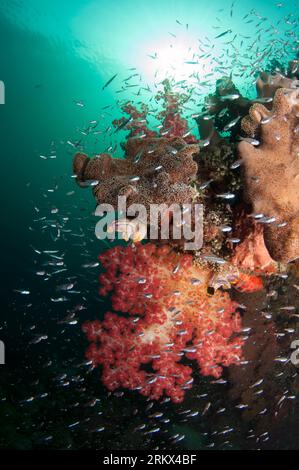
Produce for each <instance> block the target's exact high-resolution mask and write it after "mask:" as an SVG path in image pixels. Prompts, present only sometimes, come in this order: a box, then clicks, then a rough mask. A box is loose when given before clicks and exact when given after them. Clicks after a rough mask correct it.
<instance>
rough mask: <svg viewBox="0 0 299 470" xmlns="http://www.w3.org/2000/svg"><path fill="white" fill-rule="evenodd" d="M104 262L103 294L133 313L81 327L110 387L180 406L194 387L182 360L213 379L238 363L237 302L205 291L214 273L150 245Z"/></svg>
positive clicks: (116, 251) (115, 251)
mask: <svg viewBox="0 0 299 470" xmlns="http://www.w3.org/2000/svg"><path fill="white" fill-rule="evenodd" d="M100 260H101V262H102V264H103V267H104V268H105V269H106V271H105V272H104V273H103V274H101V276H100V283H101V289H100V293H101V295H107V294H108V293H110V292H112V296H111V300H112V306H113V309H114V310H115V311H118V312H121V313H124V314H129V316H128V317H127V316H123V315H121V314H116V313H110V312H108V313H106V315H105V318H104V320H103V321H98V320H96V321H92V322H87V323H85V324H84V325H83V330H84V331H85V333H86V334H87V338H88V340H89V341H91V343H92V344H91V345H90V346H89V348H88V350H87V357H88V358H89V359H91V360H92V361H93V364H94V365H95V366H97V365H102V367H103V373H102V381H103V383H104V385H105V386H106V387H107V388H108V389H109V390H115V389H117V388H119V387H124V388H128V389H131V390H139V391H140V393H141V394H143V395H145V396H148V397H150V398H152V399H159V398H161V397H162V396H163V395H166V396H168V397H170V398H171V400H172V401H174V402H180V401H182V400H183V398H184V393H185V390H186V389H188V388H191V386H192V378H191V373H192V369H191V367H188V366H186V365H185V364H182V363H181V359H182V357H183V356H184V355H186V357H187V358H189V359H194V360H196V361H197V363H198V366H199V368H200V371H201V373H202V374H203V375H210V376H213V377H216V378H218V377H220V376H221V373H222V366H229V365H230V364H238V363H239V362H240V360H241V356H242V351H241V349H242V344H243V340H242V339H241V338H240V337H238V336H236V335H235V334H236V333H239V332H240V330H241V320H240V316H239V314H238V313H236V304H235V303H234V302H233V301H231V299H230V297H229V295H228V294H227V293H224V292H221V291H217V292H216V293H215V294H214V295H213V296H209V295H208V294H207V286H208V279H209V272H208V271H207V270H205V269H203V268H202V267H198V266H195V265H194V264H193V261H192V257H191V255H187V254H178V253H174V252H173V251H171V248H170V247H168V246H164V247H156V246H155V245H154V244H147V245H138V246H137V247H132V246H129V247H125V248H124V247H120V246H118V247H115V248H112V249H111V250H108V251H107V252H106V253H104V254H102V255H101V256H100ZM232 336H235V337H234V338H232Z"/></svg>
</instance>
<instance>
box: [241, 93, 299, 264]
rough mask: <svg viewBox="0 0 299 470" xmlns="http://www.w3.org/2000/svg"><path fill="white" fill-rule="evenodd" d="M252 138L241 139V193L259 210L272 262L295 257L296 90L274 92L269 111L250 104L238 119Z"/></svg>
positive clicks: (298, 204) (298, 197) (298, 201)
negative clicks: (252, 139) (243, 187)
mask: <svg viewBox="0 0 299 470" xmlns="http://www.w3.org/2000/svg"><path fill="white" fill-rule="evenodd" d="M242 128H243V130H244V131H245V132H246V133H247V134H248V135H249V136H251V137H254V138H255V140H256V139H258V140H259V142H260V144H259V145H258V146H254V145H252V143H255V144H256V143H257V142H252V143H251V141H250V139H248V141H242V142H241V143H240V144H239V153H240V156H241V158H242V160H243V164H244V165H243V167H244V179H245V196H246V197H247V199H248V202H250V203H251V204H252V206H253V211H254V213H255V214H263V216H262V215H260V217H261V218H260V219H259V221H260V223H263V224H264V238H265V243H266V246H267V249H268V250H269V253H270V255H271V256H272V258H273V259H275V260H276V261H281V262H289V261H292V260H294V259H297V258H298V257H299V90H293V89H289V88H281V89H279V90H277V91H276V93H275V97H274V101H273V107H272V111H269V110H268V109H266V108H265V107H264V106H263V105H261V104H254V105H253V106H252V107H251V108H250V111H249V116H246V117H245V118H244V119H243V121H242Z"/></svg>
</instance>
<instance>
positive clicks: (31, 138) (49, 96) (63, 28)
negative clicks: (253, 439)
mask: <svg viewBox="0 0 299 470" xmlns="http://www.w3.org/2000/svg"><path fill="white" fill-rule="evenodd" d="M282 4H283V5H282V6H280V5H279V2H277V1H272V0H263V1H262V2H260V1H257V0H255V1H253V0H250V1H243V0H242V1H241V0H239V1H238V0H236V1H235V2H233V5H232V2H231V0H229V1H226V0H225V1H223V0H217V1H216V0H211V1H210V2H203V1H201V0H197V1H195V0H186V1H171V0H169V1H166V0H151V1H140V0H139V1H136V0H114V1H107V0H99V1H91V0H72V1H63V2H62V1H57V0H27V1H25V0H24V1H22V0H15V1H12V0H1V2H0V80H2V81H3V82H4V83H5V104H4V105H1V106H0V136H1V156H2V172H1V174H2V175H3V178H2V181H1V183H2V184H1V189H2V204H1V207H2V217H1V221H2V227H1V241H2V243H1V248H2V257H1V274H2V276H1V277H2V281H1V290H2V291H3V292H2V301H3V305H2V309H1V323H0V325H1V330H0V339H1V332H3V336H5V339H6V338H7V341H6V342H7V365H6V366H2V367H5V371H4V369H2V370H1V371H0V373H1V374H2V377H4V380H3V382H2V395H3V396H5V397H6V398H7V400H10V403H9V405H7V407H6V408H5V409H3V408H2V409H1V413H2V415H1V416H2V418H1V419H4V416H6V418H5V423H6V424H5V434H6V437H7V436H8V437H7V439H6V438H4V437H3V436H2V441H1V443H0V446H1V445H2V446H4V447H7V446H9V447H17V448H32V447H33V448H35V447H42V448H43V447H47V446H50V447H54V448H60V447H62V448H79V447H83V448H85V447H89V446H97V447H98V448H101V447H103V446H104V447H106V448H109V447H112V448H113V446H116V447H117V446H121V445H123V446H125V445H127V446H128V447H129V448H134V446H137V447H139V448H142V447H144V448H153V446H161V447H162V448H163V447H164V448H165V447H166V448H167V446H169V445H173V444H171V441H169V440H168V437H165V435H164V434H163V433H162V435H161V436H159V435H158V436H155V437H152V436H148V437H147V438H146V439H145V441H143V439H141V438H140V437H139V436H138V435H137V437H133V438H130V439H129V440H128V441H126V439H125V436H126V435H127V434H128V433H129V434H130V433H131V432H132V429H133V428H134V427H135V426H138V425H140V424H142V423H143V422H144V421H146V420H148V413H147V412H146V411H144V408H145V405H144V403H143V402H142V400H141V398H140V397H139V396H137V397H136V396H135V395H134V398H133V399H130V398H127V397H125V398H122V399H120V398H117V397H113V398H112V399H111V401H109V398H107V396H106V395H105V392H104V391H103V390H102V389H101V390H100V391H99V389H98V388H97V387H99V385H98V381H97V380H96V379H95V378H92V379H90V378H89V377H87V379H86V381H87V385H86V386H87V391H86V392H84V391H83V390H79V391H78V390H74V391H72V392H70V393H69V394H66V393H65V392H64V391H61V390H58V391H57V389H56V388H55V387H54V386H53V384H52V378H51V374H54V375H55V373H57V374H58V373H59V372H63V371H64V370H65V369H68V370H69V371H70V370H71V368H72V365H71V359H72V358H73V357H76V360H77V361H80V359H82V356H83V354H84V340H83V338H82V335H81V332H80V328H79V327H78V328H77V329H76V330H72V331H71V332H69V331H68V332H67V333H66V334H65V336H64V334H62V336H61V332H60V331H59V332H58V330H57V331H56V329H57V326H56V323H55V322H53V319H55V318H56V317H57V316H58V315H59V312H60V310H59V309H61V310H63V308H62V307H59V308H58V307H57V311H55V308H54V307H55V305H54V307H53V305H50V304H49V291H50V293H51V292H52V291H51V289H54V286H52V287H51V286H50V287H49V288H48V286H47V285H42V284H39V283H38V281H37V280H36V277H34V271H35V269H36V266H37V264H36V263H37V261H36V255H35V254H34V252H33V250H32V248H31V246H34V247H36V248H41V249H53V244H52V242H51V238H50V237H49V236H48V235H46V236H44V233H42V232H40V231H39V230H38V229H37V227H36V225H35V223H34V219H36V218H37V217H38V214H39V212H38V211H37V210H35V209H34V207H37V208H38V210H39V211H41V213H43V211H44V209H45V208H47V210H48V209H49V208H50V207H59V208H60V210H61V212H63V211H64V213H66V214H67V216H68V217H69V218H70V219H71V222H70V223H71V227H72V229H73V230H74V231H76V230H77V231H78V230H80V227H83V226H85V227H88V228H89V230H90V232H89V237H88V240H87V241H88V243H87V245H86V246H84V249H86V250H87V251H88V253H89V256H90V259H95V258H96V256H97V254H98V252H99V251H101V250H102V249H103V247H102V246H99V245H98V242H96V241H95V240H94V238H93V233H92V230H93V227H94V220H93V219H92V217H91V213H92V211H93V209H94V202H93V200H92V197H91V195H90V192H89V191H86V192H83V191H82V190H81V189H79V188H77V187H76V186H75V183H74V180H73V179H72V178H71V171H72V170H71V163H72V156H73V153H74V151H75V149H74V148H73V147H72V145H70V144H69V143H68V141H70V142H77V141H78V140H79V139H82V142H81V143H82V148H83V149H84V150H85V151H86V152H88V153H90V154H93V153H99V152H102V151H107V149H108V148H109V147H110V146H112V147H114V145H117V147H116V152H115V153H116V154H117V155H119V156H120V155H121V154H122V150H121V148H120V145H119V144H120V142H121V141H122V140H123V139H124V137H125V132H120V133H119V134H116V135H112V136H111V133H109V132H105V130H106V129H107V128H109V126H111V123H112V120H113V119H115V118H118V117H120V116H121V112H120V109H119V103H120V102H124V101H129V100H130V101H133V102H135V103H138V102H140V101H143V102H147V103H149V104H151V101H150V99H151V97H152V96H153V94H154V93H155V92H156V90H157V89H159V83H160V82H161V80H162V79H163V78H164V77H165V76H168V77H174V78H175V80H176V81H177V82H180V81H181V80H183V79H186V80H187V86H192V84H193V79H192V78H190V75H191V74H192V72H196V73H197V72H198V74H199V76H202V77H204V76H205V75H206V74H207V73H208V74H209V73H210V76H209V77H208V83H207V84H206V85H205V86H204V87H203V88H201V89H200V91H199V93H198V95H196V99H195V102H193V103H192V104H191V110H190V113H191V111H192V110H193V111H194V110H197V111H198V109H200V106H201V104H202V101H203V98H204V96H205V95H206V94H208V93H211V92H213V90H214V88H215V83H216V79H217V78H219V77H221V76H222V75H224V74H225V75H230V74H232V78H233V80H234V83H235V84H236V85H237V86H238V87H239V89H240V91H241V92H242V93H244V94H246V95H247V96H248V97H251V96H254V93H255V91H254V83H255V77H256V74H253V75H252V74H251V71H252V69H253V68H254V67H256V70H258V69H260V70H263V69H265V68H266V69H267V68H271V66H270V62H271V60H274V59H277V60H278V61H279V62H282V63H283V64H284V66H286V65H287V63H288V60H290V59H292V58H294V56H295V55H296V52H297V49H298V6H299V3H298V1H296V0H288V1H284V2H282ZM252 10H256V12H257V14H258V15H259V17H257V16H255V17H254V20H253V21H252V22H248V21H250V19H252V15H251V16H248V17H247V18H246V15H247V14H249V13H250V12H252ZM288 15H290V16H288ZM244 17H245V19H244ZM261 18H265V20H263V22H262V23H261V24H260V25H259V26H257V25H258V24H259V23H260V21H261ZM187 25H188V26H187ZM271 25H273V27H272V30H271V32H266V30H267V29H268V28H269V27H271ZM228 29H231V30H232V31H233V33H235V34H237V35H239V36H238V38H237V40H236V41H235V42H234V48H235V49H234V48H233V47H232V45H229V44H228V45H225V44H224V42H225V41H226V38H225V37H224V38H223V41H219V40H218V41H217V40H216V39H215V37H216V36H217V35H218V34H220V33H221V32H224V31H226V30H228ZM259 30H261V31H259ZM273 30H275V33H273ZM290 32H291V34H290ZM240 35H243V36H244V38H243V43H242V38H241V36H240ZM233 36H234V34H232V35H230V36H229V37H230V39H233ZM246 38H247V39H246ZM198 39H200V41H201V42H203V43H204V44H208V45H209V44H210V45H211V57H210V58H207V59H205V61H204V63H203V64H201V65H200V66H198V65H197V66H192V65H191V68H192V69H190V65H188V64H186V63H185V62H186V61H190V60H192V51H193V50H195V49H196V48H197V47H198V45H199V41H198ZM274 39H275V41H274ZM255 41H256V44H255V45H254V46H253V48H252V50H251V53H250V51H249V50H247V52H246V54H247V55H246V56H245V57H243V55H244V54H243V53H244V50H245V48H247V47H248V45H249V44H250V43H254V42H255ZM271 42H273V49H272V52H271V57H269V56H268V55H266V56H265V57H263V58H262V60H261V61H260V62H259V63H258V64H255V66H254V65H253V64H254V63H255V60H256V59H258V58H260V56H255V48H257V47H259V52H260V51H262V50H263V49H265V48H269V44H271ZM189 48H191V49H190V50H189ZM156 52H157V55H158V60H157V59H153V58H152V57H150V56H155V53H156ZM215 57H216V58H217V59H218V60H219V64H218V65H219V66H220V67H223V68H224V69H225V73H224V72H223V71H222V72H220V71H218V72H217V71H215V63H213V64H212V65H211V60H212V58H215ZM241 57H242V58H241ZM238 58H240V62H242V65H243V68H242V69H240V63H239V62H238V60H236V59H238ZM133 69H134V70H133ZM135 69H136V70H135ZM134 73H138V74H140V76H141V78H139V77H138V79H137V82H134V80H132V81H131V82H130V83H133V84H136V83H137V85H138V86H136V87H132V88H130V87H126V86H125V79H126V78H127V77H129V76H130V75H131V74H134ZM256 73H257V72H256ZM115 74H117V77H116V78H115V80H113V81H112V82H111V84H110V85H109V86H107V87H106V88H105V89H104V90H102V87H103V86H104V84H105V83H107V81H108V80H109V79H110V78H111V77H112V76H113V75H115ZM188 80H189V81H190V85H189V82H188ZM185 85H186V83H185ZM147 86H149V89H150V92H147V91H145V90H142V91H141V92H140V94H138V90H139V88H140V87H144V88H146V87H147ZM177 88H178V89H182V90H183V91H184V89H183V88H182V87H181V85H180V84H179V83H178V85H177ZM78 102H82V103H83V104H84V106H80V105H78ZM107 106H109V108H108V109H105V108H106V107H107ZM190 113H189V114H190ZM92 120H98V121H99V128H100V129H101V130H102V133H101V134H99V135H97V136H94V135H92V136H83V134H82V133H81V131H82V130H83V129H85V128H86V127H87V126H88V123H89V122H90V121H92ZM152 121H153V123H154V124H155V123H156V121H155V119H154V118H152ZM190 123H191V119H190ZM191 124H192V125H193V126H194V123H191ZM51 153H52V155H56V158H53V159H47V160H44V159H43V158H41V155H46V156H49V155H51ZM56 184H57V185H58V190H57V191H55V192H54V194H53V193H51V192H49V191H48V190H49V189H51V188H53V187H55V185H56ZM70 191H75V193H74V195H73V196H71V197H69V196H67V193H68V192H70ZM81 215H82V216H83V217H86V222H85V221H84V219H83V220H82V219H81V220H78V219H79V217H80V216H81ZM76 241H77V240H75V239H72V241H70V240H65V241H63V242H62V245H61V247H62V249H65V250H66V252H67V256H68V259H69V269H70V271H69V272H70V275H78V274H80V273H79V271H80V263H79V261H78V251H79V250H81V249H82V247H80V248H77V247H76V244H75V242H76ZM26 287H30V289H31V291H32V293H31V296H30V298H29V300H28V299H26V301H24V299H21V300H20V299H19V297H16V296H14V294H13V290H14V289H20V288H26ZM84 289H86V291H85V292H84ZM96 294H97V282H96V275H95V274H93V273H92V274H91V276H90V277H89V278H88V279H83V280H82V295H86V296H87V297H88V296H89V298H90V301H89V304H88V312H87V313H86V314H85V313H84V312H83V314H82V320H84V318H85V317H86V318H92V317H94V316H95V315H96V312H97V309H99V310H103V309H101V305H102V304H101V303H99V301H98V299H97V298H96V297H97V295H96ZM27 300H28V302H27ZM78 302H79V300H78ZM28 303H32V304H33V306H32V308H31V307H30V308H29V310H28ZM32 325H37V329H38V331H39V332H41V333H43V332H45V331H48V329H49V338H52V339H53V338H54V339H55V341H56V337H58V340H57V344H56V342H55V341H54V343H49V344H47V346H45V347H44V350H43V349H42V346H41V347H39V349H38V354H36V352H35V351H31V349H30V347H28V342H29V341H30V333H28V328H29V330H30V327H31V326H32ZM55 328H56V329H55ZM65 338H66V340H64V339H65ZM24 355H25V356H24ZM49 356H50V357H52V356H53V357H54V358H55V359H54V365H55V370H54V371H53V372H51V373H50V372H47V373H46V374H45V376H44V378H41V382H42V383H41V384H39V385H38V386H37V388H38V387H39V388H38V391H36V390H35V392H33V391H30V392H29V389H30V390H31V388H30V387H33V388H34V386H33V385H32V383H33V382H34V381H35V380H37V379H38V377H39V374H42V370H43V365H44V363H45V361H46V357H49ZM24 357H26V360H25V361H24ZM27 360H28V362H27ZM35 361H36V362H35ZM14 371H17V372H14ZM198 380H199V381H200V379H199V378H198ZM27 383H30V387H27ZM15 387H18V388H19V391H18V393H15V391H14V390H15ZM42 391H44V392H47V391H51V393H52V397H54V398H53V399H54V401H55V402H59V400H61V402H62V403H63V405H61V406H62V407H68V406H69V405H70V404H71V403H72V404H73V402H76V401H79V402H80V403H82V402H84V403H85V402H87V401H88V398H92V397H94V396H95V395H97V394H101V396H102V397H103V398H102V403H103V410H102V413H103V416H104V418H101V420H100V421H101V422H100V423H98V422H97V418H96V417H95V416H96V414H94V415H93V414H92V412H91V413H89V414H88V413H86V418H89V419H90V420H91V422H92V426H91V427H95V426H96V427H101V426H104V427H106V430H105V431H104V432H103V433H99V434H101V437H100V436H99V435H98V434H96V435H95V434H94V433H90V429H88V426H89V424H88V421H87V422H86V423H87V424H86V423H85V424H82V423H81V424H80V426H79V431H78V432H77V434H76V433H75V434H73V433H72V432H71V431H70V430H69V429H68V431H67V435H66V437H63V434H64V432H65V426H66V425H65V422H66V421H67V418H66V417H65V414H64V412H62V411H61V409H60V407H59V406H58V405H57V406H56V405H55V406H54V408H53V409H52V408H51V406H50V404H49V402H46V404H44V402H43V404H42V405H39V404H34V405H33V407H32V408H31V409H30V407H29V406H28V407H27V408H26V407H25V408H24V405H23V404H22V403H21V406H20V402H22V400H24V399H25V398H27V397H28V394H29V395H30V394H31V393H42ZM213 393H214V392H213ZM198 394H200V391H199V390H198V389H197V390H196V391H192V393H190V395H189V397H188V398H187V400H186V403H185V404H184V406H185V409H186V408H187V407H191V408H194V407H195V408H196V407H197V406H198V403H199V401H198V400H199V399H198V397H197V395H198ZM220 395H221V393H220V394H219V395H218V396H216V398H215V400H216V401H217V400H220V401H221V397H220ZM8 396H10V397H11V398H10V399H9V398H8ZM46 401H47V399H46ZM220 401H219V403H220ZM200 403H201V402H200ZM5 406H6V405H5ZM138 407H140V409H141V411H140V412H139V415H138V413H137V416H138V417H137V418H136V419H132V425H131V424H130V426H128V425H127V419H128V418H130V419H131V417H132V416H133V414H132V413H134V409H135V408H138ZM74 409H75V410H76V408H74ZM92 410H93V409H91V411H92ZM89 411H90V409H89ZM41 413H42V414H43V416H44V419H47V420H48V421H50V422H51V424H50V428H51V429H50V430H46V431H44V430H40V431H39V430H38V429H36V428H35V425H36V423H37V421H38V417H39V416H40V414H41ZM71 413H73V411H71ZM167 413H168V414H169V416H170V419H171V423H172V424H171V425H169V427H171V433H172V435H175V433H176V432H177V433H183V434H186V435H187V438H186V440H185V441H182V442H180V443H178V444H177V446H175V445H173V446H174V447H178V448H201V447H203V446H205V445H208V444H209V443H210V442H212V438H210V437H205V432H210V431H211V430H212V429H213V426H212V425H211V424H210V423H209V422H208V421H207V422H204V423H202V422H197V424H196V425H192V424H185V423H181V422H180V420H179V419H177V415H176V414H175V410H174V409H172V408H171V407H169V408H168V411H167ZM75 415H76V412H74V413H73V416H74V418H73V420H74V421H76V416H75ZM101 416H102V415H101ZM134 416H136V414H135V415H134ZM229 416H230V418H227V424H228V426H230V425H231V426H232V427H233V428H234V429H235V431H234V436H233V438H232V439H231V444H230V447H233V448H242V447H244V448H245V447H247V446H248V445H249V444H248V443H247V441H246V439H245V437H244V436H245V435H246V432H247V431H248V429H247V425H246V423H243V422H241V421H240V419H239V416H238V414H237V413H236V411H235V410H233V409H232V410H231V412H230V415H229ZM17 423H19V424H17ZM108 423H110V424H108ZM67 424H71V423H70V422H68V423H67ZM225 425H226V421H225V419H224V421H223V422H221V426H222V427H223V426H225ZM18 426H20V427H21V429H18ZM188 426H189V427H188ZM167 427H168V425H167V424H165V428H166V429H167ZM80 430H81V433H80ZM242 432H243V434H242ZM49 434H50V435H54V438H53V439H52V440H50V441H49V442H48V443H47V442H45V441H43V439H42V438H43V436H44V435H49ZM102 435H103V436H104V437H102ZM120 436H122V440H121V439H120ZM279 439H280V437H279ZM117 442H120V443H118V444H117ZM281 445H282V446H283V445H286V446H287V444H286V443H285V442H284V441H283V439H282V440H281ZM120 448H121V447H120Z"/></svg>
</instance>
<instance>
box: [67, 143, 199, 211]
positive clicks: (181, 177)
mask: <svg viewBox="0 0 299 470" xmlns="http://www.w3.org/2000/svg"><path fill="white" fill-rule="evenodd" d="M198 151H199V148H198V145H196V144H192V145H187V144H186V142H185V141H184V140H183V139H182V138H179V137H173V138H155V137H147V138H135V139H129V140H128V142H127V144H126V158H125V159H121V158H113V157H112V156H110V155H108V154H102V155H100V156H99V157H95V158H93V159H90V158H88V157H87V155H85V154H81V153H77V154H76V155H75V157H74V161H73V171H74V174H75V175H76V176H77V182H78V183H79V184H80V185H85V184H86V182H88V181H90V180H94V186H93V192H94V196H95V198H96V200H97V202H98V203H108V204H111V205H113V206H114V207H116V206H117V198H118V196H126V197H127V204H128V205H130V204H133V203H139V204H143V205H145V207H148V206H149V205H150V204H153V203H155V204H162V203H165V204H172V203H178V204H183V203H187V202H191V201H192V199H193V197H194V196H195V190H194V189H193V188H192V187H191V186H190V182H191V181H192V180H194V179H195V177H196V173H197V164H196V163H195V161H194V160H193V155H194V154H195V153H198Z"/></svg>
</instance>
